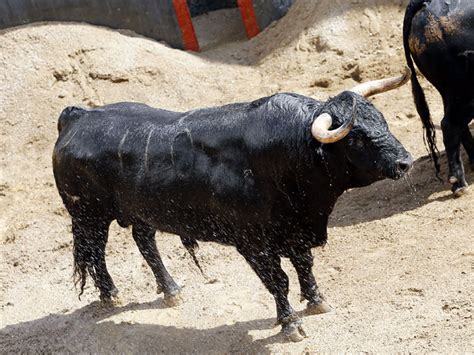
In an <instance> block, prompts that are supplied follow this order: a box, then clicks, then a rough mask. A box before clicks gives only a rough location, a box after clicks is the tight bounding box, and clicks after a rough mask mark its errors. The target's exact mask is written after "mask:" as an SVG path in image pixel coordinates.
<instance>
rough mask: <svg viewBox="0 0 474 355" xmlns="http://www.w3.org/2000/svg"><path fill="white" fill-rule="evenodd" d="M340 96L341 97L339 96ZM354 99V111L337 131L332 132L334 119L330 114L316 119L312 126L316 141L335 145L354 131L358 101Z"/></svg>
mask: <svg viewBox="0 0 474 355" xmlns="http://www.w3.org/2000/svg"><path fill="white" fill-rule="evenodd" d="M347 94H349V93H347V92H344V93H342V94H340V95H347ZM338 96H339V95H338ZM351 98H352V110H351V115H350V116H349V117H348V118H347V119H344V123H343V124H342V125H341V126H340V127H339V128H336V129H332V130H330V129H329V128H331V126H332V122H333V120H332V117H331V115H330V114H329V113H326V112H324V113H322V114H320V115H319V116H318V117H316V119H315V120H314V121H313V124H312V125H311V134H312V135H313V137H314V139H316V140H317V141H319V142H321V143H335V142H337V141H340V140H341V139H343V138H344V137H345V136H347V135H348V134H349V132H350V131H351V129H352V126H353V125H354V122H355V117H356V115H355V111H356V109H355V108H356V102H357V101H356V99H355V98H354V97H351Z"/></svg>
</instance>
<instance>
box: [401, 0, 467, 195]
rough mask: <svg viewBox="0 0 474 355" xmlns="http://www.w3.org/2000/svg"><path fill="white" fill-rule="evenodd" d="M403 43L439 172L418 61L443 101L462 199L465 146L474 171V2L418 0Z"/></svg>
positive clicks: (452, 178)
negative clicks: (473, 127)
mask: <svg viewBox="0 0 474 355" xmlns="http://www.w3.org/2000/svg"><path fill="white" fill-rule="evenodd" d="M403 40H404V46H405V54H406V59H407V62H408V66H409V67H410V69H411V70H412V88H413V96H414V99H415V104H416V108H417V111H418V113H419V115H420V117H421V120H422V122H423V126H424V130H425V139H426V142H427V143H428V146H429V148H430V153H431V156H432V157H433V160H434V164H435V167H436V171H437V172H438V173H439V170H440V167H439V163H438V152H437V148H436V136H435V128H434V126H433V123H432V120H431V117H430V111H429V109H428V105H427V103H426V99H425V96H424V94H423V90H422V88H421V86H420V84H419V82H418V79H417V77H416V72H415V68H414V65H413V61H414V62H415V63H416V66H417V67H418V69H419V70H420V72H421V73H422V74H423V75H424V76H425V77H426V79H428V81H430V82H431V83H432V84H433V85H434V86H435V87H436V89H437V90H438V91H439V93H440V94H441V97H442V99H443V104H444V118H443V120H442V121H441V128H442V131H443V141H444V146H445V148H446V155H447V158H448V167H449V182H450V183H451V184H452V191H453V192H454V194H455V195H456V196H458V195H461V194H462V193H463V192H464V191H466V188H467V186H468V185H467V182H466V178H465V174H464V167H463V163H462V160H461V144H462V145H463V146H464V148H465V150H466V152H467V154H468V156H469V160H470V164H471V167H472V168H473V169H474V139H473V137H472V135H471V132H470V131H469V127H468V124H469V122H471V121H472V119H473V118H474V1H473V0H449V1H448V0H426V1H425V0H412V1H411V2H410V4H409V5H408V7H407V10H406V13H405V21H404V26H403Z"/></svg>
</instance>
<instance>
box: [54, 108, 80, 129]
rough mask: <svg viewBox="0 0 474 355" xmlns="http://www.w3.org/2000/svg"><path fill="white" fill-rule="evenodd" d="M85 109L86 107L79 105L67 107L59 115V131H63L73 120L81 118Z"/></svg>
mask: <svg viewBox="0 0 474 355" xmlns="http://www.w3.org/2000/svg"><path fill="white" fill-rule="evenodd" d="M84 111H85V109H83V108H81V107H77V106H69V107H66V108H65V109H64V110H63V112H61V115H59V119H58V132H59V133H61V131H62V130H63V129H64V128H65V127H67V126H68V125H69V124H70V123H71V122H72V121H75V120H77V119H78V118H80V117H81V116H82V114H83V113H84Z"/></svg>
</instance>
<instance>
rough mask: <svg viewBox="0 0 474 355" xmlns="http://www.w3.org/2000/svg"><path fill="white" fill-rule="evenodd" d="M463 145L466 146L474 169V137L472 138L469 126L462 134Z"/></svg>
mask: <svg viewBox="0 0 474 355" xmlns="http://www.w3.org/2000/svg"><path fill="white" fill-rule="evenodd" d="M462 145H463V146H464V149H465V150H466V153H467V155H468V157H469V164H470V165H471V170H472V171H474V138H472V134H471V131H470V130H469V126H466V129H465V130H464V132H463V134H462Z"/></svg>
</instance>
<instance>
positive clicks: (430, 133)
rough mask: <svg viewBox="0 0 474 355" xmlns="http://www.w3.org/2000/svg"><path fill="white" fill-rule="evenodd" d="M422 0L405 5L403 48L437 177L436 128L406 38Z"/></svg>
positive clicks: (425, 139) (415, 0)
mask: <svg viewBox="0 0 474 355" xmlns="http://www.w3.org/2000/svg"><path fill="white" fill-rule="evenodd" d="M424 2H425V1H424V0H412V1H410V4H409V5H408V7H407V10H406V12H405V18H404V20H403V46H404V48H405V58H406V61H407V64H408V67H409V68H410V70H411V87H412V92H413V98H414V101H415V106H416V110H417V111H418V115H419V116H420V118H421V122H422V123H423V129H424V135H423V140H424V142H425V145H427V146H428V149H429V152H430V155H431V158H432V159H433V164H434V167H435V169H436V176H438V178H439V172H440V166H439V151H438V148H437V147H436V130H435V127H434V125H433V121H432V119H431V114H430V109H429V108H428V103H427V102H426V97H425V94H424V92H423V89H422V87H421V85H420V82H419V81H418V78H417V76H416V70H415V65H414V63H413V59H412V57H411V53H410V46H409V43H408V38H409V36H410V30H411V23H412V20H413V18H414V17H415V15H416V13H417V12H418V11H419V10H420V9H421V8H422V7H423V6H424Z"/></svg>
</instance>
